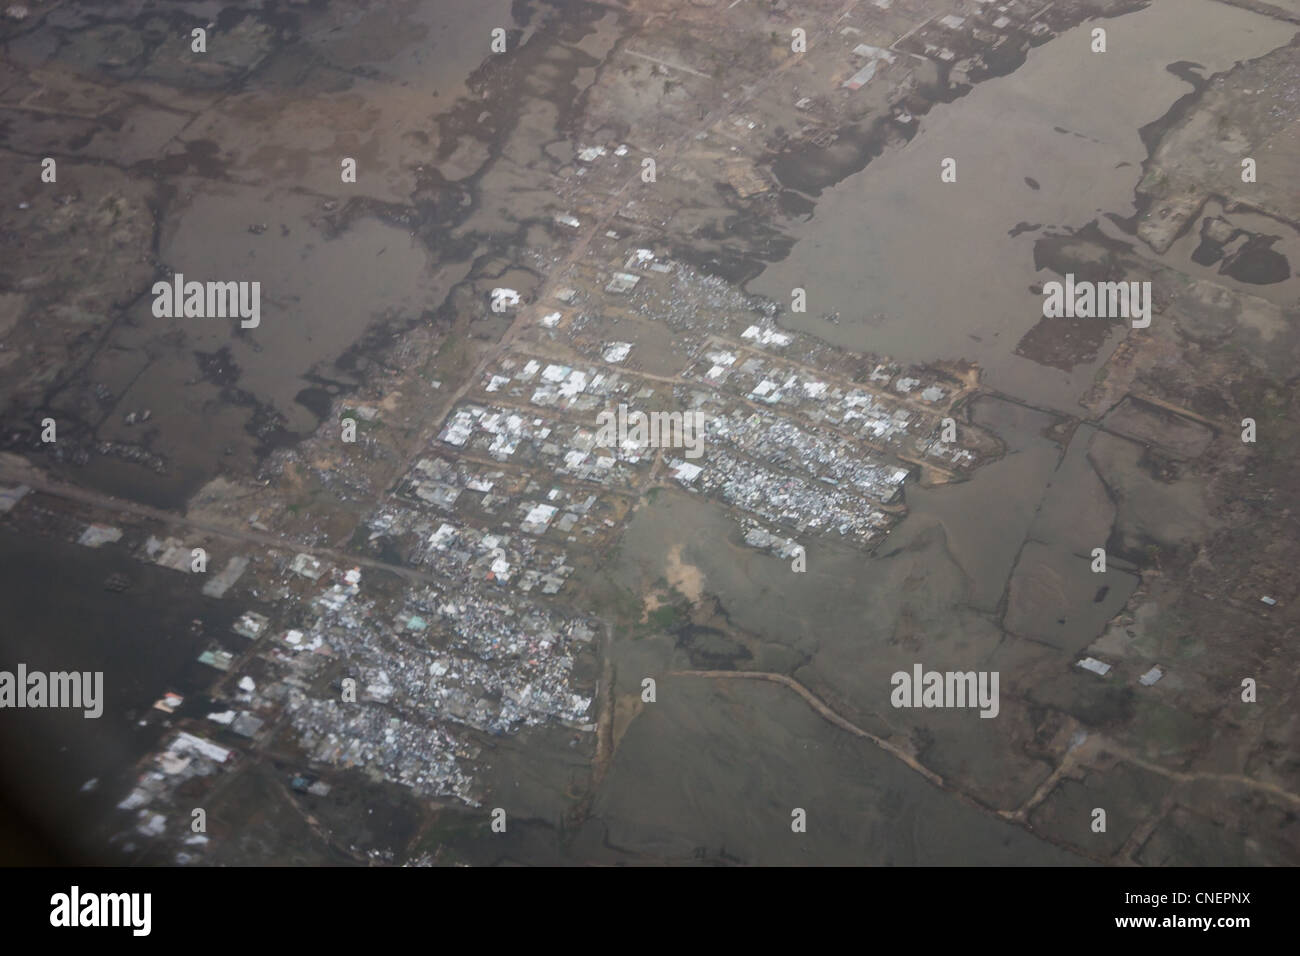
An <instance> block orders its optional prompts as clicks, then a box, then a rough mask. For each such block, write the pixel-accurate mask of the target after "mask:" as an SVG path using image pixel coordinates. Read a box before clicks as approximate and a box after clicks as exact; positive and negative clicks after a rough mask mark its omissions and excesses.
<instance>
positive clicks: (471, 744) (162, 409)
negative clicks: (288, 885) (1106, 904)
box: [0, 0, 1300, 866]
mask: <svg viewBox="0 0 1300 956" xmlns="http://www.w3.org/2000/svg"><path fill="white" fill-rule="evenodd" d="M0 174H2V179H0V416H2V417H0V556H2V558H3V562H4V565H5V567H6V569H7V571H6V575H5V577H4V579H3V581H0V589H2V590H3V592H4V593H3V604H4V606H5V608H6V622H7V623H6V626H5V628H4V629H3V636H2V637H0V670H3V671H6V672H14V671H15V670H16V669H17V668H18V667H20V666H22V667H24V668H25V669H26V670H27V671H40V672H42V673H53V672H72V671H75V672H78V673H85V674H87V675H90V674H94V673H100V674H102V678H103V686H104V693H103V695H102V700H101V701H100V703H101V704H102V714H101V715H100V716H98V717H94V718H87V717H84V716H83V715H82V713H81V711H80V710H77V709H67V708H65V709H57V708H55V707H49V706H48V705H46V704H39V705H37V704H33V705H30V706H33V707H40V708H41V709H17V707H16V705H13V704H9V703H6V704H5V708H4V709H0V741H3V744H4V753H5V758H4V761H3V765H2V766H0V782H2V783H3V784H4V786H5V789H6V793H11V794H13V795H14V796H13V801H14V803H15V805H16V806H17V807H18V808H19V809H20V810H21V812H22V814H23V815H24V817H25V818H30V819H31V820H32V821H34V826H36V827H37V828H39V829H41V830H42V831H43V832H50V833H57V834H61V835H62V836H61V837H59V838H58V840H57V841H56V842H58V843H59V846H58V849H57V853H58V854H59V858H60V859H68V860H72V861H74V862H96V863H102V862H109V863H134V864H145V865H176V864H180V865H190V866H209V865H249V864H293V865H299V864H301V865H460V864H468V865H506V864H526V865H717V866H734V865H787V864H788V865H816V864H829V865H945V864H946V865H952V864H980V865H1052V866H1058V865H1059V866H1088V865H1139V866H1173V865H1177V866H1186V865H1277V864H1295V863H1297V862H1300V824H1297V822H1296V820H1297V816H1296V814H1297V809H1300V751H1298V749H1297V746H1298V744H1297V741H1298V739H1300V738H1298V736H1297V733H1298V731H1300V726H1298V725H1297V719H1298V718H1297V696H1296V690H1295V685H1296V680H1295V678H1296V675H1297V666H1298V665H1297V656H1296V641H1295V637H1296V635H1297V628H1300V617H1297V611H1296V610H1295V608H1297V607H1300V585H1297V583H1296V579H1295V574H1294V568H1295V567H1296V564H1297V562H1298V561H1300V534H1298V533H1297V531H1298V530H1300V528H1298V524H1300V515H1297V513H1296V507H1295V504H1294V502H1295V501H1296V500H1297V491H1300V479H1298V478H1297V474H1300V468H1298V466H1300V391H1298V390H1297V378H1296V373H1295V369H1296V367H1297V363H1298V361H1300V272H1297V264H1298V263H1300V188H1297V184H1298V183H1300V4H1298V3H1296V2H1295V0H1271V2H1268V3H1264V2H1257V0H1057V2H1055V3H1046V2H1043V0H1034V2H1029V0H1001V2H999V0H826V2H823V0H808V2H804V0H791V2H783V3H775V4H773V3H760V2H757V0H736V2H730V0H645V2H641V0H638V2H635V3H613V2H568V0H515V2H511V3H506V2H503V0H489V2H486V3H483V2H478V3H470V2H468V0H455V2H450V3H444V2H438V3H435V2H431V0H376V2H370V3H367V4H352V3H344V2H335V0H311V2H303V3H272V2H260V0H248V2H243V3H229V4H220V5H214V4H211V3H206V2H197V0H196V2H189V0H182V2H175V3H169V4H166V5H158V4H151V3H143V2H138V0H104V2H97V3H93V4H92V3H79V2H71V0H65V2H53V0H46V2H39V0H30V2H28V3H26V4H15V5H11V6H8V7H7V8H6V9H5V10H4V11H3V12H0ZM191 284H193V285H192V286H191ZM1084 286H1086V287H1087V294H1088V296H1089V298H1088V300H1087V301H1088V303H1089V305H1088V306H1087V309H1090V310H1092V311H1091V312H1089V311H1086V310H1085V307H1084V306H1083V305H1082V304H1079V303H1082V302H1083V300H1082V299H1078V300H1076V299H1075V295H1074V290H1076V289H1080V288H1083V287H1084ZM1108 288H1109V289H1110V298H1109V299H1107V292H1106V291H1105V290H1106V289H1108ZM1054 289H1056V290H1060V289H1064V290H1065V292H1064V300H1063V301H1067V302H1068V311H1061V312H1059V313H1054V312H1052V309H1051V308H1050V307H1049V303H1050V302H1051V301H1052V296H1053V295H1054V294H1056V293H1054V292H1053V290H1054ZM1094 289H1096V290H1098V291H1097V296H1096V300H1095V303H1094V300H1093V299H1092V292H1093V290H1094ZM1121 293H1122V298H1121V297H1120V295H1121ZM1076 306H1077V307H1076ZM1107 306H1109V307H1110V309H1109V311H1107V308H1106V307H1107ZM638 416H639V417H638ZM929 671H934V672H938V673H939V675H940V684H941V685H942V683H943V675H945V674H947V675H949V677H950V678H951V677H952V676H953V675H957V676H958V678H959V679H960V677H961V675H969V676H970V679H971V683H970V685H969V686H970V693H971V696H970V697H969V698H967V697H966V695H965V694H964V693H963V694H962V695H961V696H960V698H957V699H954V698H953V695H952V693H951V690H952V686H953V684H952V681H951V680H950V681H949V684H948V685H947V691H946V692H945V691H944V689H943V687H942V686H941V688H940V690H941V693H940V694H939V695H938V696H937V697H936V698H934V699H931V698H929V697H927V696H925V695H924V694H923V692H922V689H921V683H922V676H923V675H924V674H925V672H929ZM913 675H915V676H913ZM900 677H901V679H903V680H905V681H909V682H910V681H915V683H916V688H915V693H914V694H913V692H912V690H911V689H910V688H911V684H910V683H908V684H907V685H906V687H907V688H909V689H907V690H906V691H905V692H901V693H900V691H899V690H898V686H899V680H900ZM963 686H964V685H961V684H960V683H958V684H957V687H958V688H959V689H960V688H961V687H963ZM977 687H978V688H979V691H978V694H977V691H976V688H977ZM986 692H987V693H986ZM24 706H29V705H24ZM10 707H14V709H9V708H10ZM196 807H201V808H203V809H204V811H205V814H206V818H205V819H206V824H205V826H204V827H203V828H199V829H196V828H195V826H193V825H192V814H193V810H194V808H196ZM1099 809H1100V810H1102V811H1104V813H1103V814H1102V817H1103V818H1104V822H1103V823H1102V825H1101V826H1098V810H1099ZM69 819H75V820H77V821H79V822H78V823H76V824H75V825H73V826H69V825H68V823H67V821H68V820H69Z"/></svg>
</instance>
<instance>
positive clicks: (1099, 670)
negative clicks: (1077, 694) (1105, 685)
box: [1076, 657, 1110, 677]
mask: <svg viewBox="0 0 1300 956" xmlns="http://www.w3.org/2000/svg"><path fill="white" fill-rule="evenodd" d="M1076 666H1078V667H1082V668H1083V669H1084V670H1086V671H1092V672H1093V673H1094V674H1097V675H1098V676H1100V677H1105V676H1106V673H1107V672H1108V671H1109V670H1110V665H1109V664H1106V663H1103V662H1102V661H1099V660H1097V658H1095V657H1085V658H1084V659H1083V660H1081V661H1078V662H1076Z"/></svg>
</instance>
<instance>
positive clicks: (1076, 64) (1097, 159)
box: [748, 0, 1294, 414]
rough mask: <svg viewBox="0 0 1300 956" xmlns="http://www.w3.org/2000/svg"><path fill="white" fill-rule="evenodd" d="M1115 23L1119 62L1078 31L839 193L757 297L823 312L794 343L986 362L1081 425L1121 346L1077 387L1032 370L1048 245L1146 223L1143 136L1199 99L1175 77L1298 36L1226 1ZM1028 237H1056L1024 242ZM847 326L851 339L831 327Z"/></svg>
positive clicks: (1182, 5) (1155, 7)
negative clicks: (946, 165)
mask: <svg viewBox="0 0 1300 956" xmlns="http://www.w3.org/2000/svg"><path fill="white" fill-rule="evenodd" d="M1099 22H1104V25H1105V27H1106V29H1107V31H1108V37H1109V44H1108V50H1107V52H1106V53H1104V54H1094V53H1092V52H1091V51H1090V45H1089V39H1090V31H1091V29H1092V28H1093V26H1094V25H1095V24H1092V23H1088V24H1084V25H1082V26H1079V27H1077V28H1075V29H1073V30H1069V31H1067V32H1065V33H1063V34H1061V36H1059V37H1057V38H1056V39H1054V40H1052V41H1051V42H1049V43H1047V44H1044V45H1043V46H1041V47H1038V48H1036V49H1034V50H1031V51H1030V53H1029V55H1028V58H1027V59H1026V62H1025V63H1024V65H1023V66H1021V67H1020V68H1019V69H1018V70H1016V71H1015V72H1014V73H1012V74H1010V75H1009V76H1005V77H999V78H997V79H992V80H989V81H987V82H985V83H982V84H980V85H978V86H976V87H975V88H974V89H973V90H972V91H971V92H970V93H969V94H968V95H966V96H964V97H962V98H960V99H958V100H956V101H955V102H953V103H949V104H941V105H937V106H935V107H934V108H933V109H932V110H931V111H930V112H929V113H928V114H927V115H926V116H924V117H922V118H921V119H920V120H919V123H920V130H919V132H918V133H917V134H916V135H915V136H914V137H913V138H912V139H911V140H910V141H909V142H908V143H907V144H906V145H905V146H902V147H901V148H897V149H885V150H884V151H883V153H882V154H881V155H880V156H879V157H878V158H876V159H874V160H872V161H871V162H870V164H868V166H867V167H866V168H865V169H864V170H863V171H862V172H860V173H857V174H855V175H853V176H850V177H848V178H847V179H845V180H843V181H842V182H841V183H839V184H838V185H836V186H834V187H832V188H830V189H827V190H825V191H824V192H823V193H822V195H821V196H820V197H819V199H818V200H817V203H816V208H815V212H814V213H813V216H812V218H811V219H810V220H809V221H807V222H805V223H802V224H798V225H795V226H793V227H791V232H792V234H793V235H794V236H795V237H797V239H798V241H797V243H796V244H795V246H794V248H793V250H792V251H791V253H790V255H789V256H788V257H787V258H786V259H784V260H783V261H781V262H779V263H775V264H773V265H771V266H769V267H768V268H767V269H766V270H765V271H764V272H763V274H762V275H761V276H760V277H759V278H757V279H755V280H753V281H752V282H750V283H749V285H748V288H749V290H750V291H753V292H757V293H760V294H763V295H766V296H769V297H771V298H772V299H773V300H774V301H776V302H778V303H782V304H783V305H784V306H785V307H787V308H788V306H789V303H790V301H791V289H793V288H796V287H801V288H804V289H806V290H807V292H808V311H807V312H806V313H802V314H797V313H789V312H787V313H786V314H784V315H783V316H782V319H781V322H782V324H784V325H786V326H788V327H789V328H792V329H798V330H800V331H806V332H811V333H813V334H815V335H818V336H820V337H821V338H824V339H826V340H828V341H831V342H833V343H835V344H837V345H842V346H844V347H847V348H851V349H855V350H858V351H865V352H877V353H880V354H884V355H889V356H892V357H893V358H895V359H898V360H901V361H904V362H926V361H932V360H934V359H939V358H945V359H966V360H969V361H973V362H977V363H978V364H979V365H980V366H982V367H983V369H984V371H985V382H986V383H987V384H989V385H991V386H992V387H994V388H997V389H999V390H1001V391H1003V392H1006V393H1009V394H1013V395H1016V396H1017V397H1019V398H1021V399H1024V400H1026V401H1030V402H1032V403H1034V404H1036V405H1040V406H1043V407H1047V408H1053V409H1060V410H1062V411H1066V412H1070V413H1071V414H1075V413H1077V412H1076V406H1075V402H1076V400H1077V397H1078V396H1079V395H1080V394H1082V393H1083V392H1084V391H1086V390H1087V388H1088V387H1089V386H1090V385H1091V383H1092V380H1093V375H1094V373H1095V372H1096V370H1097V368H1098V367H1099V366H1100V365H1101V364H1102V363H1103V362H1104V361H1105V359H1106V358H1107V357H1108V356H1109V354H1110V352H1111V351H1112V350H1113V349H1114V347H1115V345H1117V344H1118V343H1119V341H1120V336H1119V334H1118V332H1117V329H1112V330H1111V331H1109V333H1108V334H1107V335H1106V337H1105V341H1104V344H1103V345H1102V347H1101V349H1100V351H1099V352H1098V354H1097V356H1096V358H1095V359H1093V360H1092V361H1089V362H1084V363H1081V364H1078V365H1077V366H1075V367H1073V368H1070V369H1068V370H1063V369H1053V368H1049V367H1045V366H1043V365H1040V364H1038V363H1035V362H1034V361H1032V360H1030V359H1028V358H1025V357H1022V356H1020V355H1017V354H1015V351H1014V350H1015V347H1016V345H1017V343H1018V342H1019V341H1020V340H1021V338H1022V337H1023V336H1024V335H1025V334H1026V333H1027V332H1028V331H1029V330H1030V329H1031V328H1032V327H1033V326H1034V325H1035V324H1036V323H1037V322H1038V321H1039V319H1040V318H1041V317H1042V296H1041V295H1039V294H1036V293H1034V292H1031V291H1030V287H1031V286H1033V285H1035V284H1036V283H1041V282H1043V281H1046V280H1048V279H1051V278H1055V276H1054V275H1052V274H1051V273H1050V272H1042V271H1037V270H1036V269H1035V265H1034V257H1033V252H1032V250H1033V244H1034V240H1035V238H1036V237H1038V236H1039V235H1041V234H1042V232H1043V231H1044V230H1051V231H1061V230H1073V229H1079V228H1082V227H1083V226H1085V225H1086V224H1088V223H1089V222H1092V221H1093V220H1097V219H1099V218H1101V217H1104V216H1106V215H1107V214H1114V215H1117V216H1121V217H1128V216H1132V215H1133V213H1134V211H1135V205H1134V188H1135V187H1136V186H1137V184H1138V181H1139V180H1140V179H1141V175H1142V163H1143V161H1144V160H1145V159H1146V157H1147V149H1146V147H1145V146H1144V144H1143V142H1142V139H1141V136H1140V135H1139V130H1140V129H1141V127H1143V126H1145V125H1147V124H1149V123H1152V122H1154V121H1156V120H1158V119H1160V118H1161V117H1162V116H1163V115H1165V113H1167V112H1168V110H1169V109H1170V107H1171V106H1172V105H1173V104H1174V103H1175V102H1176V101H1177V100H1178V99H1179V97H1181V96H1182V95H1184V94H1185V93H1187V92H1189V90H1190V88H1191V87H1190V86H1189V85H1188V83H1187V82H1185V81H1184V80H1181V79H1179V78H1178V77H1177V76H1175V75H1173V74H1172V73H1170V72H1168V70H1167V69H1166V67H1167V66H1168V65H1169V64H1171V63H1175V62H1178V61H1184V60H1191V61H1194V62H1196V63H1198V64H1200V66H1201V67H1202V68H1203V74H1204V75H1209V74H1212V73H1216V72H1220V71H1223V70H1227V69H1229V68H1230V67H1232V65H1233V64H1234V63H1235V62H1237V61H1238V60H1243V59H1249V58H1252V57H1257V56H1261V55H1262V54H1264V53H1266V52H1268V51H1269V50H1272V49H1274V48H1276V47H1278V46H1282V45H1284V44H1285V43H1286V42H1288V41H1289V40H1290V37H1291V35H1292V33H1293V32H1294V30H1293V29H1292V28H1289V27H1287V26H1286V25H1285V24H1283V23H1280V22H1278V21H1275V20H1269V19H1267V18H1265V17H1262V16H1259V15H1257V14H1254V13H1249V12H1246V11H1243V10H1240V9H1237V8H1234V7H1230V6H1227V5H1225V4H1219V3H1214V2H1212V0H1178V2H1157V3H1153V4H1152V5H1151V6H1150V7H1148V8H1146V9H1144V10H1141V11H1138V12H1136V13H1132V14H1128V15H1125V16H1122V17H1118V18H1115V19H1112V20H1106V21H1099ZM945 158H953V159H956V160H957V181H956V182H955V183H941V182H940V179H939V172H940V163H941V161H942V160H943V159H945ZM1027 178H1029V179H1033V180H1034V181H1035V182H1036V183H1037V184H1038V186H1039V188H1037V189H1035V188H1033V187H1032V186H1031V185H1029V184H1027V182H1026V179H1027ZM1020 223H1029V224H1041V227H1042V228H1041V229H1029V230H1024V231H1021V232H1020V234H1019V235H1014V236H1013V235H1011V233H1012V232H1014V231H1015V230H1016V227H1017V224H1020ZM1128 238H1130V237H1126V239H1128ZM1258 288H1259V287H1252V289H1258ZM834 312H839V313H840V321H839V323H838V324H833V323H831V322H829V321H827V320H825V319H824V318H823V316H824V315H825V314H827V313H834ZM1157 321H1158V319H1157Z"/></svg>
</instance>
